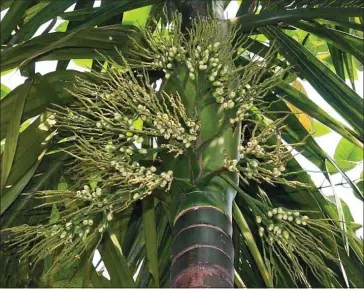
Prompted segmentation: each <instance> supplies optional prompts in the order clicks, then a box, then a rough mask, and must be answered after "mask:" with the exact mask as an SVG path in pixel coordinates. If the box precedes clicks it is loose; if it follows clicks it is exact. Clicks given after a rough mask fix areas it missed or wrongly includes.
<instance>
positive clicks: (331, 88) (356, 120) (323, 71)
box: [261, 27, 363, 135]
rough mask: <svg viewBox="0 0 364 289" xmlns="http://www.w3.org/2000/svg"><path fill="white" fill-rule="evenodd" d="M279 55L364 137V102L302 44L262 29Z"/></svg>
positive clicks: (276, 32)
mask: <svg viewBox="0 0 364 289" xmlns="http://www.w3.org/2000/svg"><path fill="white" fill-rule="evenodd" d="M261 31H262V32H263V33H264V34H265V35H267V36H268V37H269V38H270V39H271V40H272V41H273V40H274V41H275V43H276V45H277V47H278V50H279V52H280V53H281V54H282V55H284V56H285V57H286V58H287V60H288V61H289V62H290V63H291V64H292V65H294V69H295V70H297V71H298V72H299V73H300V74H301V75H302V76H303V77H305V78H306V79H307V80H308V81H309V82H310V83H311V84H312V86H313V87H314V88H315V89H316V90H317V92H318V93H320V95H321V96H322V97H323V98H324V99H325V100H326V101H327V102H328V103H330V105H331V106H332V107H333V108H334V109H335V110H336V111H337V112H338V113H339V114H340V115H341V116H342V117H343V118H344V119H345V120H347V121H348V122H349V124H350V125H351V126H352V127H354V129H355V130H356V131H357V132H359V134H360V135H363V128H362V127H361V125H360V124H362V123H363V114H362V110H363V99H362V98H360V96H359V95H358V94H356V93H355V92H354V91H353V90H351V89H350V88H349V87H348V86H347V85H346V84H345V82H344V81H342V80H341V79H340V78H339V77H338V76H337V75H336V74H334V73H333V72H332V71H331V70H330V69H328V68H327V67H326V66H325V65H324V64H322V63H321V62H320V61H319V60H318V59H317V58H316V57H314V56H313V55H312V54H311V53H310V52H309V51H307V50H306V49H305V48H304V47H303V46H302V45H301V44H299V43H297V42H296V41H294V40H293V39H292V38H290V37H288V36H287V35H285V34H284V33H283V32H282V31H281V30H279V29H278V28H276V27H267V28H261Z"/></svg>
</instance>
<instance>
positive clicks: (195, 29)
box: [135, 14, 282, 124]
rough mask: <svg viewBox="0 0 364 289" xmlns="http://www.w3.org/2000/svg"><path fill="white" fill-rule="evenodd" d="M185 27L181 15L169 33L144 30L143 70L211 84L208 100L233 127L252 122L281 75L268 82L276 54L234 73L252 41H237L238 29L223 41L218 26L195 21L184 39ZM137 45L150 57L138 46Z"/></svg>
mask: <svg viewBox="0 0 364 289" xmlns="http://www.w3.org/2000/svg"><path fill="white" fill-rule="evenodd" d="M181 21H182V18H181V15H178V14H176V15H174V18H173V20H172V22H171V25H170V28H169V29H168V31H165V30H164V29H163V28H162V29H157V30H156V31H154V32H152V31H149V30H147V29H146V30H143V36H144V38H145V39H146V41H147V43H148V44H149V49H147V51H148V52H147V53H144V54H142V56H143V58H145V59H148V60H149V62H145V63H143V64H144V66H145V67H150V68H151V69H155V70H163V71H164V73H165V78H166V79H169V78H171V76H172V75H173V76H176V77H177V78H179V77H180V76H181V75H186V76H187V77H188V78H189V79H190V80H191V81H195V80H196V82H198V83H204V85H205V84H206V83H207V86H208V87H209V90H210V93H209V95H212V97H213V99H214V101H215V102H216V103H217V104H220V105H221V108H222V109H224V110H226V113H227V114H228V117H229V119H230V123H231V124H234V123H236V122H239V121H242V120H244V119H247V118H249V116H250V114H251V109H252V108H253V105H255V106H256V105H260V104H262V103H263V101H262V98H263V97H264V96H265V94H266V93H267V91H269V90H270V89H271V88H272V87H273V86H275V85H276V84H277V82H278V81H279V79H280V77H281V75H282V73H277V74H275V75H274V76H273V77H268V78H264V74H265V72H267V71H268V69H270V68H271V66H272V59H273V58H272V57H271V55H273V54H274V53H273V50H272V51H269V52H268V53H267V55H266V58H265V60H264V61H263V60H261V59H260V58H259V57H253V58H249V59H246V60H247V61H245V62H244V65H242V66H238V67H236V63H237V60H238V59H239V58H241V57H242V55H249V53H247V50H245V49H244V48H242V47H244V46H245V45H246V44H247V42H246V41H248V38H247V37H241V38H239V37H237V34H238V29H231V30H230V31H229V33H227V34H226V35H224V36H223V35H222V34H221V27H220V25H219V23H218V21H214V20H212V19H203V18H199V19H198V20H195V21H192V26H191V29H190V30H189V36H188V37H186V36H185V35H184V34H183V32H182V31H181V29H180V28H181ZM156 25H157V23H156ZM232 43H234V44H232ZM135 45H136V46H137V47H139V48H140V51H145V52H146V49H145V48H144V47H141V46H140V45H139V44H138V43H137V42H136V43H135ZM178 81H181V78H179V79H178Z"/></svg>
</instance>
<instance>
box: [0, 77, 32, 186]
mask: <svg viewBox="0 0 364 289" xmlns="http://www.w3.org/2000/svg"><path fill="white" fill-rule="evenodd" d="M32 83H33V80H32V79H30V80H27V81H26V84H25V86H24V87H23V90H22V91H21V93H20V94H19V95H18V97H17V98H16V100H15V102H14V105H13V106H12V107H11V111H12V113H13V118H12V120H11V121H10V123H9V128H8V131H7V133H6V144H5V151H4V154H3V156H2V170H1V189H4V187H5V184H6V181H7V178H8V176H9V174H10V170H11V166H12V164H13V160H14V156H15V152H16V147H17V144H18V137H19V129H20V125H21V117H22V114H23V108H24V103H25V99H26V97H27V96H28V94H29V91H30V87H31V85H32Z"/></svg>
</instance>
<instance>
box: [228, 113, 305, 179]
mask: <svg viewBox="0 0 364 289" xmlns="http://www.w3.org/2000/svg"><path fill="white" fill-rule="evenodd" d="M280 122H282V119H280V120H277V121H275V122H272V123H270V124H268V125H264V126H262V125H261V124H259V123H256V124H255V127H254V129H253V131H252V136H251V137H250V139H249V140H248V141H246V142H245V141H244V134H245V131H246V130H247V129H248V125H246V126H244V127H243V130H242V136H243V137H242V138H243V139H242V144H241V145H239V147H238V151H239V154H240V159H239V160H230V159H229V156H228V155H225V164H226V165H225V167H226V168H227V169H228V170H229V171H232V172H236V171H239V173H240V176H241V179H242V180H243V181H244V182H245V183H248V182H249V180H254V181H256V182H258V183H260V182H262V181H264V182H268V183H283V184H286V185H290V186H305V185H304V184H302V183H299V182H296V181H289V180H287V179H286V178H285V175H284V172H285V171H286V164H287V162H288V161H289V160H290V159H291V158H293V156H292V154H291V150H292V148H293V147H295V146H298V145H300V144H301V143H297V144H289V145H286V144H284V143H282V141H281V139H280V135H281V131H282V130H283V129H284V127H283V126H280ZM259 130H260V132H259V133H257V132H258V131H259ZM291 173H292V172H291Z"/></svg>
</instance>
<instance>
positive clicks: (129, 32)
mask: <svg viewBox="0 0 364 289" xmlns="http://www.w3.org/2000/svg"><path fill="white" fill-rule="evenodd" d="M130 37H133V38H135V39H136V41H138V39H137V38H136V37H137V36H136V35H135V28H134V27H130V26H126V25H125V26H124V25H123V26H120V25H110V26H107V27H100V28H93V27H89V28H85V29H83V30H77V31H75V32H72V33H68V32H64V33H62V32H57V33H51V34H46V35H40V36H38V37H35V38H33V39H31V40H29V41H26V42H23V43H21V44H19V45H17V46H14V47H9V48H7V49H4V50H3V51H2V55H1V66H0V68H1V71H4V70H9V69H11V68H15V67H19V66H23V65H26V64H27V63H29V62H31V61H40V60H70V59H88V58H91V59H99V60H102V59H103V57H102V56H101V55H100V54H99V53H97V51H98V52H100V53H102V54H103V55H104V56H113V57H116V58H119V57H120V56H119V55H118V53H117V52H116V49H115V48H116V47H117V48H118V49H119V50H120V51H121V52H127V51H128V49H129V48H130V47H131V46H132V41H131V40H130ZM126 56H127V55H125V56H124V57H126Z"/></svg>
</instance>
